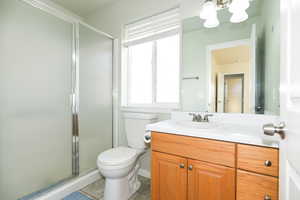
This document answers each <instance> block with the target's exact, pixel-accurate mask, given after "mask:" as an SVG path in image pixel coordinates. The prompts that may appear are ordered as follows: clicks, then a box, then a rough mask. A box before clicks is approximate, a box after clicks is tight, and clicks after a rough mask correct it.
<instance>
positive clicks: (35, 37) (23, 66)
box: [0, 0, 73, 200]
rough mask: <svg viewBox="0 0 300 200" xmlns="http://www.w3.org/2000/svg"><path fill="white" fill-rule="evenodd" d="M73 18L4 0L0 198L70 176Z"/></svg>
mask: <svg viewBox="0 0 300 200" xmlns="http://www.w3.org/2000/svg"><path fill="white" fill-rule="evenodd" d="M72 29H73V26H72V24H69V23H67V22H65V21H62V20H60V19H58V18H56V17H54V16H52V15H50V14H47V13H45V12H43V11H41V10H39V9H37V8H34V7H32V6H30V5H28V4H27V3H24V2H23V1H19V0H1V1H0V44H1V45H0V199H3V200H16V199H18V198H20V197H22V196H24V195H27V194H30V193H32V192H36V191H38V190H40V189H43V188H46V187H48V186H50V185H52V184H54V183H57V182H58V181H61V180H63V179H65V178H68V177H70V176H72V159H71V158H72V157H71V155H72V144H71V141H72V138H71V137H72V118H71V117H72V113H71V106H70V94H71V89H72V79H71V70H72Z"/></svg>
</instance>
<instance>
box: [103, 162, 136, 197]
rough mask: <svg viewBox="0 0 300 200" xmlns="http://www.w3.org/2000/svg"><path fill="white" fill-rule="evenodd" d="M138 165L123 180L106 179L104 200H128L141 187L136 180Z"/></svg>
mask: <svg viewBox="0 0 300 200" xmlns="http://www.w3.org/2000/svg"><path fill="white" fill-rule="evenodd" d="M139 168H140V164H139V163H137V164H136V166H135V167H134V169H133V170H132V171H131V172H130V173H129V175H128V176H125V177H123V178H106V179H105V189H104V200H113V199H117V200H128V199H129V198H130V197H131V196H132V195H133V194H135V193H136V192H137V190H138V189H139V188H140V187H141V182H140V181H139V180H138V171H139Z"/></svg>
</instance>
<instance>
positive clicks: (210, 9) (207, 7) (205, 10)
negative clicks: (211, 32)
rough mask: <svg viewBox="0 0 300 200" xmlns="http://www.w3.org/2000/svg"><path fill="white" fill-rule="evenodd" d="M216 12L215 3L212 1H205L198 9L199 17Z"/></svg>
mask: <svg viewBox="0 0 300 200" xmlns="http://www.w3.org/2000/svg"><path fill="white" fill-rule="evenodd" d="M216 12H217V10H216V5H215V4H214V3H213V2H212V1H207V2H205V3H204V4H203V6H202V9H201V11H200V18H201V19H208V18H210V16H212V15H214V14H215V13H216Z"/></svg>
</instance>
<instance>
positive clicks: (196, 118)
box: [189, 113, 202, 122]
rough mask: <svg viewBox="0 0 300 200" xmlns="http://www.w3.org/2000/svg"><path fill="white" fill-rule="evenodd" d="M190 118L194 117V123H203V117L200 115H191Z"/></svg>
mask: <svg viewBox="0 0 300 200" xmlns="http://www.w3.org/2000/svg"><path fill="white" fill-rule="evenodd" d="M189 115H190V116H193V122H201V121H202V116H201V115H200V114H198V113H189Z"/></svg>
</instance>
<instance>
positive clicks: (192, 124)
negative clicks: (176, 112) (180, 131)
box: [176, 121, 220, 129]
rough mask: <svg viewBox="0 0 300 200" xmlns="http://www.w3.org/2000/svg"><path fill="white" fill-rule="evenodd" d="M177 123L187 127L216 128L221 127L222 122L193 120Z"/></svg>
mask: <svg viewBox="0 0 300 200" xmlns="http://www.w3.org/2000/svg"><path fill="white" fill-rule="evenodd" d="M176 123H177V125H179V126H184V127H186V128H196V129H215V128H219V126H220V124H218V123H216V122H192V121H177V122H176Z"/></svg>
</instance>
